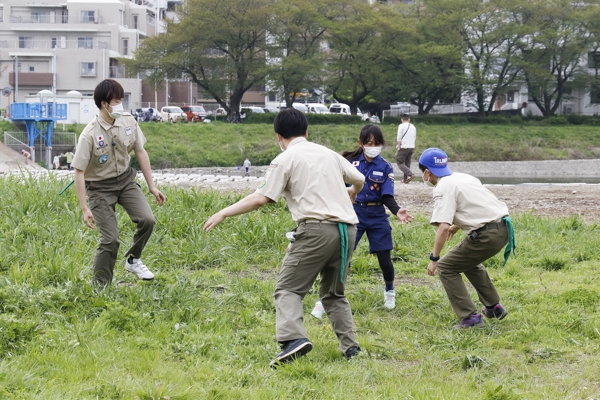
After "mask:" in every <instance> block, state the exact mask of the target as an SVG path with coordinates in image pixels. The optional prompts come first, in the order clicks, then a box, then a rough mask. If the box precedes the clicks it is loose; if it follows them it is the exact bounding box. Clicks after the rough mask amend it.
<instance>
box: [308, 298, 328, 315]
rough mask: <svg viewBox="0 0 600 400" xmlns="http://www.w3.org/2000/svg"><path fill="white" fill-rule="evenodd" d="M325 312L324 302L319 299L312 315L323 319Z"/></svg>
mask: <svg viewBox="0 0 600 400" xmlns="http://www.w3.org/2000/svg"><path fill="white" fill-rule="evenodd" d="M323 314H325V308H324V307H323V303H321V302H320V301H317V302H316V303H315V308H313V310H312V311H311V313H310V315H312V316H313V317H315V318H318V319H321V318H323Z"/></svg>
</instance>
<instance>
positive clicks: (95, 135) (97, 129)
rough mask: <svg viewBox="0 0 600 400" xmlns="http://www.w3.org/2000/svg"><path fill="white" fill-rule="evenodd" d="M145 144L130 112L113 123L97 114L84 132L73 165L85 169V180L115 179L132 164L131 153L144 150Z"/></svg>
mask: <svg viewBox="0 0 600 400" xmlns="http://www.w3.org/2000/svg"><path fill="white" fill-rule="evenodd" d="M144 143H146V137H145V136H144V133H143V132H142V130H141V129H140V127H139V126H138V124H137V122H136V120H135V119H134V118H133V117H132V116H131V114H129V113H124V114H123V116H121V117H119V118H116V119H115V122H114V124H113V125H111V124H109V123H108V122H106V121H105V120H104V119H103V118H102V117H101V116H97V117H96V118H95V119H94V120H93V121H91V122H90V123H89V124H87V126H86V127H85V129H84V130H83V132H81V135H80V136H79V142H78V143H77V151H76V152H75V157H74V158H73V163H72V164H71V165H72V166H73V168H77V169H79V170H82V171H84V177H85V180H86V181H103V180H105V179H110V178H115V177H117V176H119V175H121V174H123V173H124V172H125V170H127V168H128V167H129V159H130V157H129V153H131V151H132V150H141V149H143V148H144Z"/></svg>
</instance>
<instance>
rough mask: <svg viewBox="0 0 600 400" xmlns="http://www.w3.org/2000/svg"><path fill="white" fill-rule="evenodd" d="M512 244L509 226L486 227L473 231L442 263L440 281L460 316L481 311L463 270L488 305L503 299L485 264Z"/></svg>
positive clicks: (447, 254) (439, 264)
mask: <svg viewBox="0 0 600 400" xmlns="http://www.w3.org/2000/svg"><path fill="white" fill-rule="evenodd" d="M506 243H508V228H507V227H506V225H504V226H501V227H499V228H491V229H485V227H484V228H483V229H481V230H478V231H476V232H471V233H470V234H469V235H467V237H466V238H464V239H463V240H462V241H461V242H460V243H459V244H457V245H456V246H455V247H453V248H452V250H450V251H449V252H448V253H446V255H444V257H442V258H441V259H440V261H439V262H438V271H439V274H440V281H441V282H442V285H444V289H445V290H446V294H447V295H448V299H449V300H450V304H451V305H452V308H453V309H454V312H455V313H456V315H457V316H458V318H460V319H464V318H467V317H468V316H469V315H471V314H474V313H477V312H478V311H477V308H476V307H475V303H473V300H471V296H469V292H468V291H467V286H466V285H465V283H464V282H463V278H462V276H461V273H463V274H465V276H466V277H467V279H468V280H469V282H471V284H472V285H473V287H474V288H475V290H476V291H477V296H479V301H481V302H482V303H483V305H484V306H493V305H495V304H497V303H499V302H500V296H498V292H497V291H496V287H495V286H494V284H493V283H492V281H491V279H490V277H489V275H488V273H487V271H486V269H485V267H484V266H483V265H482V264H481V263H482V262H484V261H485V260H487V259H489V258H491V257H493V256H494V255H496V254H497V253H498V252H499V251H500V250H501V249H502V248H503V247H504V246H505V245H506Z"/></svg>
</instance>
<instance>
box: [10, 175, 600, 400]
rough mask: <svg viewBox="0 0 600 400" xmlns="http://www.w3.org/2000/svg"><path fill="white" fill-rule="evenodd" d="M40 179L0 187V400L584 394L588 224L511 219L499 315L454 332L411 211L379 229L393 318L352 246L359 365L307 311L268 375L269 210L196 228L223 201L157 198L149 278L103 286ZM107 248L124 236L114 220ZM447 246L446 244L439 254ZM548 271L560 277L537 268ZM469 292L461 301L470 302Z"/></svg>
mask: <svg viewBox="0 0 600 400" xmlns="http://www.w3.org/2000/svg"><path fill="white" fill-rule="evenodd" d="M63 185H64V182H60V181H56V180H54V179H53V178H51V177H49V178H47V179H42V180H40V181H36V180H34V179H29V178H25V179H17V178H4V179H0V201H1V203H0V204H2V206H1V207H2V208H1V211H0V310H1V313H0V398H8V399H11V398H14V399H24V398H27V399H134V398H139V399H237V398H243V399H271V398H299V399H352V398H362V399H372V398H400V399H403V398H406V399H409V398H419V399H430V398H444V399H465V398H477V399H479V398H483V399H549V398H560V399H563V398H565V399H567V398H577V399H579V398H596V397H597V396H598V394H599V393H600V383H599V380H598V379H597V374H598V366H599V364H600V363H599V361H600V355H599V354H600V352H599V350H600V332H599V330H598V329H599V328H598V327H599V326H600V314H599V312H600V296H599V295H598V293H599V290H600V280H598V278H597V275H598V274H597V271H598V267H599V266H600V261H599V257H600V256H599V255H598V252H597V251H596V249H597V244H598V243H599V242H600V241H599V239H600V235H599V226H598V225H597V224H586V223H584V221H583V220H581V219H579V218H575V217H572V218H567V219H547V218H540V217H536V216H533V215H531V214H522V215H517V216H514V219H513V220H514V223H515V227H516V233H517V245H518V248H517V251H518V257H517V258H516V259H511V260H510V261H509V262H508V264H507V266H506V267H501V265H502V259H501V256H500V255H498V256H496V257H494V258H493V259H491V260H490V261H489V262H488V263H487V265H488V267H489V272H490V274H491V276H492V278H493V279H494V281H495V283H496V285H497V288H498V290H499V292H500V295H501V296H502V302H503V304H504V305H505V306H506V307H507V309H508V310H509V312H510V314H509V316H508V317H507V318H506V319H505V320H503V321H500V322H499V321H487V322H486V326H485V328H483V329H481V330H466V331H462V330H455V329H453V328H452V326H453V325H454V324H455V323H456V317H455V315H454V313H453V312H452V310H451V308H450V306H449V304H448V301H447V299H446V295H445V293H444V291H443V289H442V287H441V285H440V283H439V281H438V279H437V278H432V277H429V276H427V275H426V273H425V269H426V266H427V263H428V258H427V254H428V253H429V251H430V248H431V243H432V240H433V236H434V232H433V231H432V229H431V228H430V227H429V225H428V223H427V216H425V215H418V216H417V218H416V220H415V221H414V223H412V224H411V225H408V226H400V225H398V224H396V223H393V228H394V229H393V238H394V243H395V250H394V251H393V257H394V263H395V267H396V271H397V280H396V284H397V287H396V290H397V292H398V297H397V308H396V309H395V310H393V311H388V310H386V309H384V308H383V284H382V278H381V272H380V271H379V268H378V265H377V261H376V258H375V257H372V256H371V255H370V254H369V253H368V244H367V242H366V241H364V242H362V243H360V245H359V246H358V248H357V250H356V252H355V255H354V257H353V262H352V268H351V275H350V277H349V280H348V293H347V294H348V298H349V301H350V304H351V306H352V309H353V312H354V317H355V322H356V327H357V328H356V329H357V336H358V340H359V341H360V344H361V347H362V349H363V354H362V355H361V356H360V357H358V358H356V359H354V360H352V361H351V362H348V361H346V360H345V358H344V357H343V356H342V355H341V353H340V352H339V349H338V345H337V340H336V338H335V335H334V333H333V332H332V330H331V329H330V327H329V324H328V322H327V320H326V319H325V320H322V321H320V320H315V319H313V318H312V317H310V316H309V315H308V312H309V311H310V309H311V307H312V305H313V303H314V301H315V300H316V294H315V293H310V294H309V295H308V296H307V297H306V299H305V311H306V312H307V314H306V315H307V318H306V319H305V323H306V326H307V329H308V333H309V335H310V339H311V340H312V342H313V344H314V346H315V349H314V350H313V351H312V352H311V353H309V354H308V355H307V356H306V357H304V358H303V359H301V360H298V362H296V363H295V364H293V365H289V366H285V367H283V368H280V369H278V370H276V371H273V370H270V369H269V368H268V362H269V360H270V358H271V357H272V356H273V355H274V354H275V353H277V351H278V345H277V343H276V341H275V338H274V324H275V311H274V307H273V300H272V291H273V288H274V285H275V280H276V276H277V269H278V266H279V263H280V259H281V257H282V255H283V254H284V251H285V247H286V245H287V243H286V240H285V236H284V233H285V232H286V231H288V230H289V229H291V228H293V227H294V223H293V221H292V220H291V219H290V216H289V212H288V211H287V209H286V206H285V204H284V203H282V202H280V203H278V204H274V205H268V206H265V207H263V208H262V209H260V210H259V211H256V212H254V213H252V214H248V215H244V216H239V217H236V218H232V219H228V220H227V221H225V222H224V223H223V224H222V225H220V226H219V227H218V228H216V229H215V230H214V231H213V232H211V233H210V234H206V233H204V232H203V231H202V230H201V228H202V225H203V222H204V221H205V220H206V219H207V218H208V216H210V215H211V214H212V213H214V212H215V211H217V210H218V209H220V208H221V207H223V206H225V205H228V204H231V203H233V202H235V201H236V200H237V199H239V196H238V195H227V194H225V195H223V194H218V193H215V192H203V191H199V190H193V189H192V190H182V189H175V188H170V187H164V188H161V189H162V190H164V192H165V194H166V195H167V198H168V203H167V204H166V205H165V206H164V207H157V206H155V205H154V204H153V203H152V202H151V203H152V207H153V209H154V212H155V216H156V219H157V222H158V223H157V226H156V230H155V233H154V235H153V236H152V239H151V240H150V242H149V244H148V246H147V249H146V251H145V253H144V261H145V262H146V264H147V265H148V266H149V267H150V268H151V269H152V270H153V271H154V272H155V274H156V279H155V280H154V281H152V282H143V281H138V280H136V279H135V278H134V277H133V276H132V275H130V274H126V273H125V271H124V268H123V259H122V257H120V258H119V262H118V264H117V267H116V274H115V281H114V284H113V285H112V287H110V288H109V289H107V290H104V291H95V290H93V289H92V288H91V286H90V285H89V281H90V278H91V265H92V262H93V255H94V248H95V246H96V243H97V240H98V237H97V234H96V232H95V231H91V230H89V229H87V228H85V227H84V225H83V224H82V222H81V215H80V212H79V211H78V209H77V200H76V195H75V192H74V190H70V191H67V192H66V193H65V194H64V195H63V196H58V192H59V191H60V189H61V188H62V187H63ZM118 222H119V227H120V230H121V240H122V242H123V243H122V246H121V254H123V253H124V251H125V250H126V248H127V247H128V245H129V244H130V243H131V239H132V236H133V232H134V226H133V224H132V223H131V222H130V221H129V219H128V217H127V215H126V214H125V213H124V212H123V210H122V209H120V208H118ZM457 240H459V238H456V239H455V240H454V242H453V243H455V242H456V241H457ZM549 265H561V268H548V266H549ZM472 296H473V297H474V298H475V294H474V293H472Z"/></svg>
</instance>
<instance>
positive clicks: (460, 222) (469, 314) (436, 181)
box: [419, 148, 515, 328]
mask: <svg viewBox="0 0 600 400" xmlns="http://www.w3.org/2000/svg"><path fill="white" fill-rule="evenodd" d="M419 169H420V170H421V171H422V172H423V182H425V183H426V184H427V185H429V186H434V189H433V202H434V204H433V213H432V215H431V221H430V223H431V225H433V226H436V227H437V232H436V234H435V240H434V242H433V250H432V252H431V253H430V254H429V260H430V262H429V266H428V267H427V273H428V274H429V275H431V276H433V275H435V274H436V269H437V270H439V273H440V281H441V282H442V285H443V286H444V289H445V290H446V294H447V295H448V299H449V300H450V304H451V305H452V308H453V309H454V312H455V313H456V315H457V316H458V318H459V319H460V325H458V326H457V327H460V328H471V327H474V326H478V325H483V319H482V316H481V314H479V313H478V312H477V308H476V307H475V303H473V300H471V296H470V295H469V292H468V290H467V287H466V286H465V284H464V282H463V278H462V276H461V273H462V274H464V275H465V276H466V277H467V279H468V280H469V282H471V284H472V285H473V287H474V288H475V291H476V292H477V296H478V297H479V300H480V301H481V302H482V303H483V305H484V308H483V310H482V313H483V315H485V316H486V317H487V318H497V319H503V318H504V317H506V315H507V314H508V312H507V311H506V309H505V308H504V307H502V305H501V304H500V296H498V292H497V291H496V287H495V286H494V284H493V283H492V281H491V280H490V277H489V276H488V273H487V271H486V269H485V267H484V266H483V265H482V264H481V263H482V262H484V261H486V260H487V259H489V258H491V257H493V256H494V255H495V254H496V253H498V252H499V251H500V250H501V249H502V247H504V246H505V245H506V244H507V243H508V245H507V246H506V249H505V250H504V262H505V263H506V260H508V257H509V255H510V253H511V251H512V252H513V253H514V251H515V250H514V249H515V239H514V230H513V225H512V221H511V219H510V218H509V217H508V207H507V206H506V204H505V203H503V202H501V201H500V200H498V199H497V198H496V196H494V194H493V193H492V192H490V191H489V190H488V189H486V188H485V187H484V186H483V185H482V184H481V182H480V181H479V179H477V178H475V177H473V176H471V175H468V174H462V173H458V172H454V173H453V172H452V171H451V170H450V168H448V156H447V155H446V153H445V152H444V151H442V150H440V149H437V148H429V149H427V150H425V151H424V152H423V154H421V157H420V158H419ZM459 229H462V230H463V231H464V232H465V233H466V234H467V236H466V237H465V238H464V239H463V240H462V241H461V242H460V243H459V244H457V245H456V246H454V247H453V248H452V249H451V250H450V251H448V252H447V253H446V254H445V255H444V256H443V257H441V255H440V253H441V251H442V248H443V247H444V243H445V242H446V241H447V240H450V239H452V237H453V236H454V234H455V233H456V232H458V230H459Z"/></svg>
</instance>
